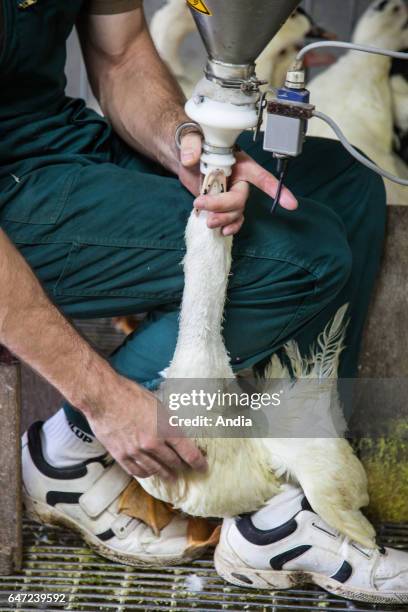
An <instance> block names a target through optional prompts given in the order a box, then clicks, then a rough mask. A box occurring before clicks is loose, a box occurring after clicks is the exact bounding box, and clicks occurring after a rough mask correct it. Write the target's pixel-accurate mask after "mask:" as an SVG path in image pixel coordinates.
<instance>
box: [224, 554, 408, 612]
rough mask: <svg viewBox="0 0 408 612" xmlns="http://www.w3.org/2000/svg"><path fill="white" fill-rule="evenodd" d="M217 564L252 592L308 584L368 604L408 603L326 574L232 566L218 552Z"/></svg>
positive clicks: (407, 597) (406, 599) (402, 597)
mask: <svg viewBox="0 0 408 612" xmlns="http://www.w3.org/2000/svg"><path fill="white" fill-rule="evenodd" d="M214 563H215V569H216V571H217V573H218V574H219V575H220V576H221V577H222V578H224V580H226V581H227V582H229V583H231V584H235V585H237V586H240V587H246V588H251V589H274V590H282V591H285V590H288V589H294V588H297V587H303V586H306V585H316V586H318V587H320V588H322V589H324V590H325V591H328V592H329V593H332V594H333V595H337V596H339V597H343V598H344V599H350V600H352V601H362V602H365V603H381V604H407V603H408V592H406V593H378V592H376V593H373V592H372V591H366V590H364V589H356V588H353V587H349V586H347V585H343V584H341V583H339V582H337V580H332V579H331V578H328V577H327V576H324V575H323V574H317V573H315V572H302V571H298V570H296V571H284V570H282V571H275V570H254V569H251V568H249V567H239V566H234V567H231V564H230V563H229V562H228V561H226V560H225V559H223V557H222V555H221V553H220V552H219V550H218V549H216V551H215V554H214Z"/></svg>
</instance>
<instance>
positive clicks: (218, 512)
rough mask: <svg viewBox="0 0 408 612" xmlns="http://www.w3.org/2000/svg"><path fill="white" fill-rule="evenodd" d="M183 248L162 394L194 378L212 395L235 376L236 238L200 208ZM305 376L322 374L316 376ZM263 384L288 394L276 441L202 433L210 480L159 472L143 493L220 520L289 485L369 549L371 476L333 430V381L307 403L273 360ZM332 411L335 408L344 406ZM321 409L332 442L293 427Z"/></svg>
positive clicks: (336, 342)
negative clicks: (232, 303) (231, 345)
mask: <svg viewBox="0 0 408 612" xmlns="http://www.w3.org/2000/svg"><path fill="white" fill-rule="evenodd" d="M186 246H187V251H186V256H185V259H184V273H185V289H184V294H183V300H182V306H181V314H180V328H179V337H178V342H177V347H176V350H175V353H174V356H173V360H172V362H171V364H170V366H169V368H168V370H167V371H166V378H165V381H164V382H163V385H162V389H161V390H160V395H162V394H163V392H164V393H170V392H172V390H173V389H176V388H177V389H178V390H180V384H181V389H182V388H183V385H186V387H188V383H189V380H190V381H191V379H196V380H201V379H206V380H207V384H206V389H208V385H210V387H211V385H213V386H214V390H215V389H217V390H219V389H220V388H221V390H222V388H223V387H222V385H223V384H225V385H227V384H228V383H229V382H230V381H231V380H233V379H234V374H233V371H232V368H231V366H230V362H229V356H228V353H227V350H226V348H225V344H224V341H223V337H222V318H223V312H224V304H225V299H226V290H227V285H228V278H229V273H230V267H231V248H232V239H231V238H230V237H229V238H225V237H224V236H222V235H221V234H220V232H219V231H218V230H210V229H209V228H208V227H207V219H206V213H201V214H200V215H199V216H197V214H196V213H195V212H193V213H192V214H191V216H190V219H189V221H188V225H187V230H186ZM343 316H344V311H343V313H341V316H340V317H339V320H338V321H337V322H336V324H335V330H334V332H333V333H330V334H329V336H328V337H329V340H328V343H329V345H330V343H331V344H332V345H333V346H334V347H335V349H333V346H332V347H331V349H333V350H329V353H330V355H332V358H331V359H332V361H333V360H334V361H333V363H332V371H333V372H334V371H335V370H336V363H337V361H336V360H337V359H338V355H339V353H340V352H341V345H342V337H343V336H342V333H343V332H342V330H343V329H344V328H343V327H342V325H341V323H342V320H343ZM332 327H333V326H332ZM295 346H296V345H295V344H293V346H291V347H288V355H289V357H290V359H292V361H293V366H292V370H293V371H296V368H297V370H298V374H299V376H300V375H301V374H302V375H303V374H306V370H305V369H304V368H303V366H302V363H303V360H302V358H301V356H300V354H299V352H298V350H297V349H296V348H294V347H295ZM333 355H334V357H333ZM335 362H336V363H335ZM326 369H327V368H326ZM308 375H309V376H311V377H315V376H316V373H315V372H312V373H311V374H310V373H309V374H308ZM279 379H280V380H279ZM262 384H263V385H264V388H265V390H267V391H268V392H269V393H270V394H272V393H274V392H275V391H277V390H279V389H280V388H281V387H282V386H283V387H284V389H285V393H286V394H287V402H286V405H287V406H289V407H290V410H288V411H284V412H283V413H282V412H279V411H278V412H277V413H276V420H275V421H274V423H276V428H277V429H276V431H277V433H276V435H275V436H273V437H272V436H271V437H269V438H251V437H248V438H233V437H231V438H229V437H223V438H220V437H211V436H210V435H209V436H208V437H206V436H205V435H200V436H196V437H195V438H194V440H195V442H196V444H197V446H198V447H199V448H200V449H201V450H202V451H203V453H204V454H205V455H206V458H207V461H208V471H207V472H206V473H205V474H202V473H197V472H193V471H191V470H187V469H186V470H184V471H183V472H181V473H180V474H179V476H178V479H177V481H175V482H170V481H164V480H162V479H160V478H159V477H157V476H152V477H150V478H147V479H142V480H140V483H141V485H142V486H143V488H144V489H145V490H146V491H147V492H148V493H150V494H151V495H152V496H154V497H156V498H158V499H161V500H163V501H165V502H168V503H170V504H172V505H173V506H174V507H175V508H177V509H179V510H182V511H183V512H185V513H187V514H190V515H193V516H203V517H219V518H222V517H228V516H236V515H238V514H242V513H247V512H254V511H256V510H258V509H259V508H261V507H262V506H263V505H264V504H265V503H266V502H267V501H268V500H269V499H271V497H272V496H274V495H276V494H277V493H279V491H280V490H281V486H282V484H284V483H285V482H287V481H288V480H291V481H293V482H296V483H299V484H300V485H301V486H302V487H303V488H304V491H305V494H306V495H307V497H308V499H309V502H310V503H311V504H312V506H313V505H314V507H315V508H316V511H319V512H320V513H321V515H322V516H323V517H324V518H325V519H326V520H328V522H329V523H330V524H331V525H332V526H334V527H336V528H338V529H339V530H342V531H343V532H345V533H347V534H348V535H349V536H350V537H352V538H354V539H356V540H357V541H360V542H361V543H362V544H364V545H366V546H372V545H373V542H374V530H373V528H372V527H371V525H370V524H369V523H368V521H367V520H366V519H365V517H364V516H363V515H362V513H361V512H360V508H361V507H362V506H364V505H366V504H367V503H368V496H367V481H366V477H365V473H364V470H363V469H362V466H361V464H360V462H359V461H358V460H357V458H356V456H355V455H354V453H353V451H352V449H351V447H350V445H349V444H348V443H347V442H346V441H345V440H344V439H342V438H341V437H339V435H338V433H336V428H333V427H334V426H333V422H334V421H335V420H336V419H334V421H333V418H332V415H331V410H332V406H333V402H331V401H328V400H329V396H331V394H332V389H333V385H334V384H335V381H333V384H330V385H328V386H324V385H323V386H322V387H321V392H320V393H319V394H318V395H319V397H316V396H312V397H310V393H309V394H308V393H306V396H305V395H304V394H303V393H302V392H301V387H300V386H299V385H298V386H297V385H296V384H293V382H292V381H291V380H290V375H289V372H288V370H287V369H286V368H285V367H283V366H282V365H281V363H280V361H279V360H278V358H277V357H274V358H273V359H272V361H271V364H270V367H269V369H268V372H267V373H266V379H265V381H264V382H263V383H262ZM182 390H183V389H182ZM308 405H309V406H310V410H308V409H307V406H308ZM334 405H335V406H338V402H337V403H336V402H334ZM316 410H317V412H318V414H319V415H320V417H321V418H322V419H323V421H325V419H326V420H327V425H326V423H325V424H324V427H323V429H322V431H324V435H325V436H326V437H322V438H319V439H318V438H316V437H315V435H316V434H315V433H314V436H313V437H312V436H311V437H310V438H307V437H304V433H303V432H304V426H303V425H304V424H305V423H306V422H307V421H304V420H303V424H302V425H301V428H300V429H297V430H296V429H294V427H296V426H297V425H298V424H299V420H300V421H302V419H307V415H308V414H309V415H310V414H312V413H311V412H310V411H312V412H313V411H316ZM336 410H338V408H336ZM218 413H222V407H218ZM274 418H275V417H274ZM311 418H313V420H310V421H309V424H310V423H311V422H313V423H314V422H315V419H314V417H311ZM296 431H298V432H299V433H298V437H296ZM314 432H316V429H315V428H314ZM211 435H213V432H212V434H211ZM277 436H279V437H277ZM323 469H324V473H325V478H324V479H322V470H323Z"/></svg>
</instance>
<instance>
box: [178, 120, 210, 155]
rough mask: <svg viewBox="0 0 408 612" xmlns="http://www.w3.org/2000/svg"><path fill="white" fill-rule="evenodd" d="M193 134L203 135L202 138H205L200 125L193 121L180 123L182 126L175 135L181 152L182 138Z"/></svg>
mask: <svg viewBox="0 0 408 612" xmlns="http://www.w3.org/2000/svg"><path fill="white" fill-rule="evenodd" d="M191 133H196V134H201V136H204V134H203V130H202V129H201V127H200V126H199V125H198V123H193V122H192V121H184V123H180V125H179V126H177V129H176V132H175V134H174V140H175V141H176V146H177V148H178V149H179V150H181V139H182V137H183V136H185V135H186V134H191Z"/></svg>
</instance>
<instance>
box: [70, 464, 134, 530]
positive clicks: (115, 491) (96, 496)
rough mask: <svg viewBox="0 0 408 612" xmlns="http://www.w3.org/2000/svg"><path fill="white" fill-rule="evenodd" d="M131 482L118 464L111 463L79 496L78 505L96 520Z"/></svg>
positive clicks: (129, 477) (130, 478) (128, 475)
mask: <svg viewBox="0 0 408 612" xmlns="http://www.w3.org/2000/svg"><path fill="white" fill-rule="evenodd" d="M131 480H132V477H131V476H130V474H127V473H126V472H125V471H124V469H123V468H122V467H121V466H120V465H119V464H118V463H113V464H112V465H111V466H110V467H109V468H107V469H106V470H105V471H104V473H103V474H102V475H101V476H100V478H98V480H96V481H95V482H94V484H93V485H92V487H91V488H90V489H89V490H88V491H86V492H85V493H83V495H81V497H80V498H79V505H80V506H81V508H82V510H83V511H84V512H85V513H86V514H87V515H88V516H89V517H91V518H96V517H97V516H99V515H100V514H102V512H104V511H105V510H106V509H107V508H108V507H109V506H110V505H111V503H112V502H114V501H115V499H117V498H118V497H119V495H120V494H121V493H122V491H124V490H125V489H126V487H127V486H128V484H129V482H130V481H131Z"/></svg>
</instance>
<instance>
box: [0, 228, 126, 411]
mask: <svg viewBox="0 0 408 612" xmlns="http://www.w3.org/2000/svg"><path fill="white" fill-rule="evenodd" d="M0 286H1V287H2V291H1V295H0V343H1V344H4V345H5V346H7V347H8V348H9V349H10V350H11V351H12V352H13V353H15V354H16V355H17V356H18V357H20V358H21V359H22V360H23V361H25V362H26V363H28V364H29V365H30V366H31V367H32V368H33V369H35V370H36V371H37V372H38V373H39V374H41V375H42V376H44V378H46V379H47V380H48V381H49V382H50V383H51V384H53V385H54V386H55V387H56V388H57V389H58V390H59V391H60V392H61V393H62V394H63V395H64V396H65V397H66V398H67V399H68V400H69V401H70V402H71V403H73V404H74V405H75V406H76V407H77V408H79V409H81V410H82V411H83V412H84V413H89V414H91V413H93V412H95V411H97V410H98V409H99V408H100V409H102V408H103V406H102V402H99V398H100V397H101V396H102V395H103V388H104V386H105V384H107V383H108V382H109V381H110V380H111V379H114V378H115V373H114V371H113V370H112V369H111V367H110V365H109V364H108V363H107V362H106V361H105V360H104V359H102V358H101V357H100V356H99V355H98V354H97V353H96V352H95V351H94V350H93V349H92V348H91V347H90V346H89V344H88V343H87V342H86V341H85V340H84V339H83V338H81V336H80V335H79V334H78V333H77V332H76V331H75V329H74V328H73V327H72V326H71V325H70V323H69V322H68V321H67V320H66V319H65V318H64V317H63V315H62V314H61V313H60V312H59V311H58V309H57V308H56V307H55V306H54V305H53V304H52V303H51V302H50V300H49V299H48V298H47V296H46V295H45V293H44V291H43V289H42V287H41V285H40V283H39V282H38V280H37V278H36V277H35V275H34V274H33V272H32V270H31V269H30V267H29V266H28V264H27V263H26V262H25V260H24V259H23V257H22V256H21V255H20V254H19V252H18V251H17V249H16V248H15V247H14V245H13V244H12V243H11V242H10V241H9V239H8V238H7V236H6V235H5V233H4V232H3V231H1V230H0Z"/></svg>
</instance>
